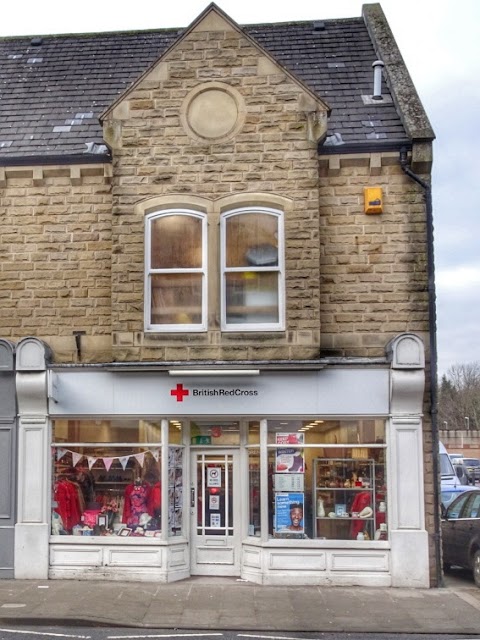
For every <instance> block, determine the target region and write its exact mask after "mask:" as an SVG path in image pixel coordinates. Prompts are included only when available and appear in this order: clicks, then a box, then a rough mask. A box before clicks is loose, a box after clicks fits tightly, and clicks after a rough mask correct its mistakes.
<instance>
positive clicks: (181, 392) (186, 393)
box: [170, 384, 190, 402]
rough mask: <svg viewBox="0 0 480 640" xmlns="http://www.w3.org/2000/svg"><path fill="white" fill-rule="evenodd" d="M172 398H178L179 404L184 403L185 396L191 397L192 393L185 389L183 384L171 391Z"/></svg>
mask: <svg viewBox="0 0 480 640" xmlns="http://www.w3.org/2000/svg"><path fill="white" fill-rule="evenodd" d="M170 395H171V396H176V397H177V402H183V398H184V396H189V395H190V391H189V390H188V389H184V388H183V384H177V387H176V389H172V390H171V391H170Z"/></svg>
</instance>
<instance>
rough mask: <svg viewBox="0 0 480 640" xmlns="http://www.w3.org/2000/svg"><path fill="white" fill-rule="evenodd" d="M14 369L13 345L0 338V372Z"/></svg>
mask: <svg viewBox="0 0 480 640" xmlns="http://www.w3.org/2000/svg"><path fill="white" fill-rule="evenodd" d="M14 367H15V345H14V344H13V342H10V341H9V340H4V339H3V338H0V371H13V369H14Z"/></svg>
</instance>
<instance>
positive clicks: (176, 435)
mask: <svg viewBox="0 0 480 640" xmlns="http://www.w3.org/2000/svg"><path fill="white" fill-rule="evenodd" d="M183 428H184V426H183V422H181V421H180V420H170V422H169V423H168V442H169V443H170V444H182V431H183Z"/></svg>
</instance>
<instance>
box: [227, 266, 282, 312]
mask: <svg viewBox="0 0 480 640" xmlns="http://www.w3.org/2000/svg"><path fill="white" fill-rule="evenodd" d="M225 278H226V314H227V323H229V324H241V323H257V322H278V321H279V309H278V274H277V273H276V272H262V273H259V272H254V271H253V272H252V271H245V272H242V273H226V274H225Z"/></svg>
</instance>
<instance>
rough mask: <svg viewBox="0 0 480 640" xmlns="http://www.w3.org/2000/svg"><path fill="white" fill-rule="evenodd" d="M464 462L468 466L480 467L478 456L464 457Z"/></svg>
mask: <svg viewBox="0 0 480 640" xmlns="http://www.w3.org/2000/svg"><path fill="white" fill-rule="evenodd" d="M463 464H466V465H467V467H480V460H479V459H478V458H464V459H463Z"/></svg>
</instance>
